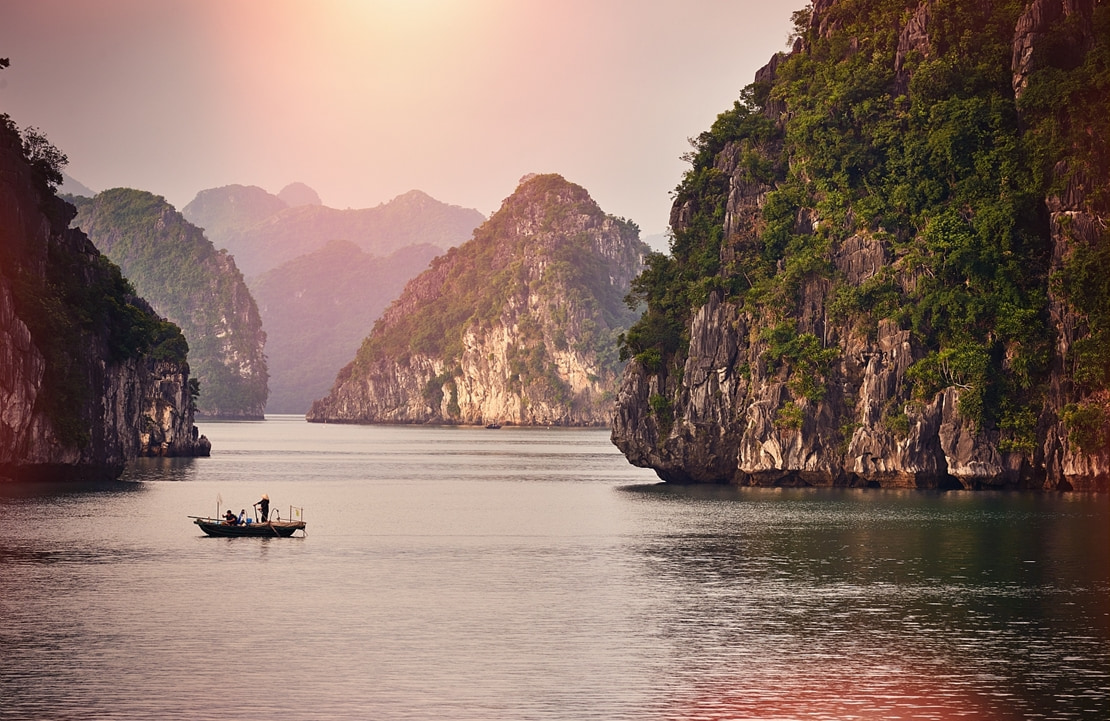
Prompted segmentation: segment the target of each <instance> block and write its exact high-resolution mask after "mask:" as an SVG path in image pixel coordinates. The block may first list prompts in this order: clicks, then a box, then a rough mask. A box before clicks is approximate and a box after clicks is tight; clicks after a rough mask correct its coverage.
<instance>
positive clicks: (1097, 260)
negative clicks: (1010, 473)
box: [1020, 3, 1110, 451]
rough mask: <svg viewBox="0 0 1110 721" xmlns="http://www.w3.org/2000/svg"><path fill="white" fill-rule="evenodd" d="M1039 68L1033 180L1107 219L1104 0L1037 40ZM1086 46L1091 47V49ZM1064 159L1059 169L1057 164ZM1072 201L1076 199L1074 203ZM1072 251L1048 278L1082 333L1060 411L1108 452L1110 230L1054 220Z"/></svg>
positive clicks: (1026, 110)
mask: <svg viewBox="0 0 1110 721" xmlns="http://www.w3.org/2000/svg"><path fill="white" fill-rule="evenodd" d="M1041 43H1042V46H1041V55H1040V56H1038V57H1039V58H1040V59H1041V64H1040V67H1039V68H1038V70H1037V71H1036V72H1034V73H1032V74H1031V75H1030V76H1029V79H1028V86H1027V87H1026V89H1025V92H1024V93H1023V95H1022V97H1021V101H1020V107H1021V109H1022V113H1023V120H1024V122H1025V123H1026V124H1027V126H1028V131H1027V133H1026V140H1027V144H1028V147H1029V148H1030V152H1031V155H1032V159H1033V166H1034V170H1035V172H1036V173H1037V175H1038V180H1039V183H1040V185H1041V186H1042V187H1044V188H1045V189H1046V191H1047V192H1048V193H1050V194H1054V195H1059V196H1066V195H1067V194H1068V190H1069V186H1078V187H1079V188H1081V189H1082V192H1083V194H1084V196H1085V197H1083V198H1082V199H1081V203H1082V205H1081V207H1077V208H1076V207H1072V208H1069V210H1079V211H1085V212H1093V213H1095V214H1097V215H1100V216H1101V217H1103V218H1105V217H1106V216H1107V214H1108V212H1110V183H1107V182H1106V178H1108V177H1110V142H1108V141H1107V138H1110V6H1108V5H1107V4H1106V3H1100V4H1098V5H1096V7H1095V8H1094V17H1093V19H1092V22H1091V23H1090V24H1089V25H1087V24H1086V23H1084V22H1083V20H1082V18H1080V17H1079V16H1078V15H1073V16H1071V17H1070V18H1067V19H1065V20H1064V21H1062V22H1060V23H1058V24H1056V25H1055V26H1053V27H1052V28H1051V32H1050V33H1048V34H1047V35H1046V36H1045V37H1044V38H1042V40H1041ZM1088 48H1089V49H1088ZM1065 158H1066V159H1067V162H1066V163H1060V162H1059V161H1060V160H1061V159H1065ZM1075 200H1080V199H1079V198H1076V199H1075ZM1059 222H1061V224H1062V225H1063V227H1062V231H1063V233H1064V234H1065V235H1066V236H1067V237H1068V239H1069V241H1070V246H1071V252H1070V254H1069V255H1068V257H1066V258H1065V259H1064V264H1063V268H1062V269H1061V270H1060V272H1059V273H1058V274H1057V276H1056V277H1055V278H1053V282H1054V287H1055V289H1056V290H1057V291H1058V292H1059V293H1060V295H1061V296H1062V297H1063V298H1064V299H1065V301H1066V302H1067V303H1068V306H1069V308H1070V309H1071V310H1072V311H1073V312H1075V313H1077V314H1078V315H1079V316H1080V318H1081V319H1082V320H1083V321H1084V322H1085V325H1086V329H1085V330H1086V331H1087V334H1086V335H1085V336H1084V337H1082V338H1080V339H1079V340H1078V341H1077V342H1076V343H1074V345H1073V346H1072V348H1071V357H1070V358H1069V359H1068V360H1069V361H1070V364H1071V370H1072V374H1071V375H1072V379H1073V380H1074V381H1075V383H1076V384H1077V386H1078V389H1079V390H1080V391H1081V392H1082V393H1083V394H1084V395H1085V396H1086V398H1085V400H1082V401H1079V402H1077V403H1073V404H1071V405H1069V407H1068V408H1067V409H1066V412H1065V414H1064V419H1065V422H1066V423H1067V424H1068V426H1069V429H1070V435H1071V440H1072V442H1073V443H1075V444H1076V445H1077V446H1078V447H1080V448H1082V449H1084V450H1087V451H1095V450H1102V449H1105V448H1107V447H1108V446H1110V413H1108V411H1110V409H1108V408H1107V407H1106V406H1105V400H1098V399H1099V398H1100V396H1101V397H1103V398H1104V397H1105V394H1106V392H1107V391H1110V231H1108V230H1107V229H1106V228H1105V227H1095V228H1093V227H1087V228H1083V229H1079V228H1076V227H1073V224H1072V222H1071V218H1069V217H1068V216H1066V215H1064V216H1061V218H1060V221H1059Z"/></svg>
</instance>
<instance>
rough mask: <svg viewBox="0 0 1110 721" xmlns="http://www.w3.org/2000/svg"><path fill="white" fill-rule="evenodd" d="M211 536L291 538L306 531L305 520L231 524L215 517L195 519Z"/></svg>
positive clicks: (201, 528)
mask: <svg viewBox="0 0 1110 721" xmlns="http://www.w3.org/2000/svg"><path fill="white" fill-rule="evenodd" d="M193 522H194V523H196V524H197V525H198V526H200V530H202V531H204V532H205V533H206V534H208V535H209V536H218V537H221V538H238V537H240V536H253V537H258V538H289V537H290V536H292V535H293V534H294V533H295V532H296V531H301V532H302V533H303V532H304V527H305V522H304V521H269V522H267V523H242V524H239V525H235V526H231V525H228V524H226V523H224V522H223V521H219V520H217V519H214V518H197V519H195V520H194V521H193Z"/></svg>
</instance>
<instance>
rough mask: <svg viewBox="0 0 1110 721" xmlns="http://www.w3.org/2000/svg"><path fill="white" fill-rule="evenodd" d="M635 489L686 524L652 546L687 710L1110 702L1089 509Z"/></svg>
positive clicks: (858, 710) (938, 497)
mask: <svg viewBox="0 0 1110 721" xmlns="http://www.w3.org/2000/svg"><path fill="white" fill-rule="evenodd" d="M624 490H625V491H626V492H628V493H630V494H631V495H632V496H633V497H640V498H642V499H643V500H644V501H645V503H643V504H642V510H643V511H644V512H645V513H650V514H657V515H658V516H659V517H658V518H657V519H656V520H657V524H658V525H659V526H661V527H669V528H684V529H686V531H685V532H683V533H664V534H661V535H659V536H658V537H656V538H649V539H646V540H644V541H643V542H641V543H640V544H639V545H638V551H639V553H640V556H641V558H642V560H643V563H644V565H645V575H646V576H647V577H649V578H653V579H656V580H657V584H656V585H655V586H654V592H655V593H656V594H657V595H658V598H657V599H656V603H657V604H661V605H663V606H665V607H667V608H668V612H667V613H666V614H665V615H664V616H663V619H664V620H663V622H662V624H661V627H660V628H659V633H660V634H661V635H662V636H663V637H664V638H666V639H668V640H669V641H670V642H671V643H672V649H673V650H672V654H673V657H672V659H671V661H672V666H671V667H670V668H669V669H668V672H667V682H666V683H667V686H668V687H669V688H671V689H672V690H673V695H674V697H673V699H672V703H673V706H674V710H673V711H672V713H673V716H674V717H676V718H690V717H696V718H707V719H724V718H782V717H788V718H828V719H844V718H862V719H871V718H895V717H903V718H937V719H948V718H969V719H980V718H981V719H988V718H989V719H1010V718H1014V719H1016V718H1025V717H1028V716H1032V715H1042V714H1043V715H1044V716H1046V717H1050V718H1073V717H1081V716H1083V715H1085V714H1087V713H1091V714H1094V715H1097V714H1099V713H1101V712H1103V711H1104V710H1105V709H1106V707H1107V703H1108V701H1110V685H1108V682H1110V669H1108V668H1107V667H1108V666H1110V664H1103V665H1102V666H1101V667H1098V668H1091V667H1090V663H1089V660H1090V659H1091V658H1095V657H1098V658H1102V659H1104V660H1108V661H1110V652H1108V650H1107V649H1106V647H1105V640H1106V639H1107V638H1108V637H1110V631H1108V628H1107V623H1108V620H1107V619H1108V616H1107V612H1106V608H1105V599H1106V597H1107V594H1108V593H1110V587H1108V583H1107V568H1108V567H1110V538H1108V534H1107V528H1106V515H1105V514H1104V513H1094V514H1092V513H1091V512H1090V511H1091V506H1090V505H1085V506H1082V507H1073V506H1069V504H1068V502H1067V501H1059V502H1057V500H1056V499H1054V498H1052V497H1046V496H1037V497H1026V496H1014V495H1004V494H1000V495H999V496H997V497H984V496H982V495H979V494H975V495H974V496H973V497H972V496H970V495H968V496H961V495H958V494H955V495H954V494H921V493H910V494H908V495H907V494H906V493H904V492H893V493H892V492H887V491H860V490H845V491H842V490H833V491H824V490H821V491H813V490H798V489H786V490H777V489H776V490H770V491H765V490H763V489H737V488H728V487H711V488H689V487H677V488H671V487H663V486H657V485H656V486H635V487H628V488H626V489H624ZM1077 539H1079V540H1077ZM1077 546H1079V547H1077ZM1077 581H1078V582H1077ZM1081 659H1087V661H1085V662H1084V661H1081Z"/></svg>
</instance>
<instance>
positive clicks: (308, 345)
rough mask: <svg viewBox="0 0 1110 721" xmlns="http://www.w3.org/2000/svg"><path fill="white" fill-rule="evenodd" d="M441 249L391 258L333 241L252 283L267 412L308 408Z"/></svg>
mask: <svg viewBox="0 0 1110 721" xmlns="http://www.w3.org/2000/svg"><path fill="white" fill-rule="evenodd" d="M440 252H441V250H440V248H438V247H437V246H434V245H430V244H427V243H424V244H420V245H411V246H408V247H405V248H402V249H400V250H398V251H396V252H394V253H393V254H392V255H390V256H388V257H385V258H378V257H374V256H370V255H368V254H366V253H364V252H363V251H362V249H361V248H359V247H358V246H357V245H355V244H354V243H352V242H350V241H347V240H333V241H332V242H330V243H328V244H327V245H325V246H324V247H323V248H321V249H320V250H317V251H315V252H313V253H309V254H308V255H302V256H300V257H299V258H294V259H293V260H291V261H288V262H287V263H284V264H283V265H281V266H279V267H277V268H274V269H272V270H269V271H267V272H265V273H263V274H262V275H261V276H258V277H257V278H255V279H254V281H252V292H253V293H254V297H255V298H256V299H257V301H258V309H259V311H260V312H261V313H262V323H263V326H264V327H265V328H266V335H267V340H266V352H267V356H268V359H269V368H270V400H269V403H268V404H267V405H266V410H267V412H269V413H304V412H306V411H307V410H308V408H309V406H311V405H312V401H313V400H314V399H316V398H320V397H322V396H324V395H325V394H326V393H327V392H328V389H329V388H330V387H331V384H332V382H333V381H334V380H335V374H336V373H337V372H338V371H339V369H340V368H342V367H343V365H344V364H345V363H347V361H349V360H350V359H351V358H352V357H353V356H354V354H355V351H356V350H358V346H359V343H361V342H362V339H363V338H364V337H366V335H367V334H368V333H369V332H370V329H371V328H372V327H373V325H374V321H375V320H376V319H377V318H378V316H379V315H381V313H382V311H383V310H385V308H386V306H388V305H389V303H390V301H392V300H393V299H394V298H396V297H397V296H398V295H400V293H401V290H402V289H403V288H404V286H405V283H406V282H407V281H408V280H409V279H410V278H412V277H414V276H415V275H417V274H418V273H420V271H422V270H424V268H426V267H427V266H428V263H429V262H430V261H431V260H432V258H434V257H435V256H437V255H439V253H440Z"/></svg>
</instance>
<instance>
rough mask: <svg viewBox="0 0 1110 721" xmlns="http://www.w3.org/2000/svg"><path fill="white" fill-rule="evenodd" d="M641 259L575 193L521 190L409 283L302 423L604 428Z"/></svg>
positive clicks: (543, 184) (560, 186)
mask: <svg viewBox="0 0 1110 721" xmlns="http://www.w3.org/2000/svg"><path fill="white" fill-rule="evenodd" d="M645 252H646V246H644V244H643V243H641V242H640V240H639V230H638V229H637V228H636V226H635V225H634V224H632V223H630V222H628V221H624V220H621V219H618V218H614V217H612V216H609V215H606V214H605V213H604V212H602V211H601V209H600V208H598V206H597V204H596V203H595V202H594V201H593V199H591V198H590V196H589V194H588V193H587V192H586V191H585V190H584V189H583V188H581V187H579V186H577V185H574V184H573V183H569V182H567V181H566V180H564V179H563V178H561V177H560V176H558V175H538V176H530V177H528V178H525V179H524V180H523V181H522V182H521V184H520V186H519V187H518V188H517V190H516V192H515V193H513V195H512V196H511V197H509V198H508V199H506V200H505V202H504V204H503V205H502V207H501V209H500V210H499V211H498V212H497V213H495V214H494V215H493V217H491V218H490V219H489V221H487V222H486V223H485V224H483V225H482V226H481V227H479V228H478V230H476V231H475V233H474V237H473V239H472V240H470V241H469V242H467V243H465V244H463V245H462V246H460V247H458V248H453V249H451V250H450V251H449V252H448V253H447V254H446V255H444V256H441V257H439V258H437V259H436V260H434V261H433V262H432V265H431V267H430V268H429V269H428V270H427V271H425V272H424V273H423V274H421V275H420V276H418V277H416V278H415V279H413V280H412V281H410V282H409V284H408V285H407V286H406V287H405V290H404V292H403V293H402V294H401V297H400V298H398V299H397V300H396V301H394V303H393V305H392V306H390V308H389V309H387V310H386V312H385V314H384V315H383V316H382V318H381V319H380V320H379V321H378V323H377V324H376V325H375V327H374V330H373V332H372V333H371V335H370V336H369V337H368V338H367V339H366V341H365V342H364V343H363V346H362V348H361V349H360V350H359V353H358V355H357V357H356V359H355V361H354V362H353V363H351V364H350V365H348V366H347V367H346V368H344V369H343V370H342V371H341V372H340V373H339V376H338V377H337V379H336V382H335V386H334V387H333V388H332V390H331V393H330V394H329V395H328V396H327V397H326V398H324V399H322V400H319V401H317V402H315V403H314V404H313V406H312V410H311V412H310V413H309V414H308V419H309V420H310V421H346V422H369V423H452V424H488V423H493V422H497V423H511V424H520V425H565V426H596V425H604V424H605V423H607V422H608V419H609V415H610V413H611V407H612V389H613V388H615V387H616V380H617V378H618V375H619V372H620V370H621V367H622V363H621V361H620V360H619V359H618V358H617V353H616V348H617V337H618V336H619V334H620V333H621V332H623V331H624V330H625V329H626V328H627V325H628V323H630V322H631V320H632V316H631V314H630V312H629V311H628V309H627V307H626V306H625V305H624V297H625V295H626V294H627V292H628V289H629V284H630V282H631V280H632V278H634V277H635V276H636V274H637V273H638V272H639V270H640V267H641V259H642V256H643V254H644V253H645Z"/></svg>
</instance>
